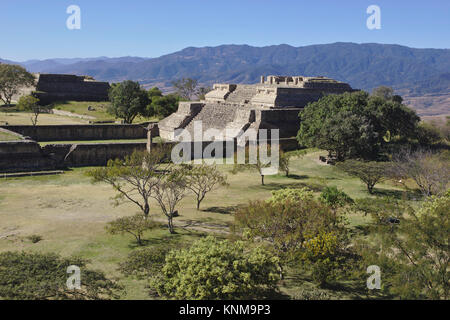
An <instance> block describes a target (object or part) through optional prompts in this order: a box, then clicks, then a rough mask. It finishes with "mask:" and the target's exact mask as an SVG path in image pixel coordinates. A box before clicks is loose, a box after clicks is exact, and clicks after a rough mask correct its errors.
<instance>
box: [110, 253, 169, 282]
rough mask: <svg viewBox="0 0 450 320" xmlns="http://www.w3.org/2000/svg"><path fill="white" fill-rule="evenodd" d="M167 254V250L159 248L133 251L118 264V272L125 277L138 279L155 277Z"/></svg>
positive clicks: (159, 271)
mask: <svg viewBox="0 0 450 320" xmlns="http://www.w3.org/2000/svg"><path fill="white" fill-rule="evenodd" d="M168 252H169V250H168V249H167V248H164V247H160V246H158V247H149V248H141V249H137V250H133V251H131V252H130V254H129V255H128V257H127V259H126V260H125V261H124V262H122V263H120V265H119V270H120V271H121V272H122V273H123V274H124V275H126V276H133V277H136V278H138V279H144V278H148V277H151V276H154V275H157V274H159V273H161V271H162V268H163V266H164V263H165V261H166V255H167V253H168Z"/></svg>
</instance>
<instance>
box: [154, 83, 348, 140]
mask: <svg viewBox="0 0 450 320" xmlns="http://www.w3.org/2000/svg"><path fill="white" fill-rule="evenodd" d="M347 91H354V90H353V89H352V88H351V87H350V85H348V84H347V83H343V82H339V81H336V80H333V79H330V78H325V77H302V76H292V77H291V76H268V77H267V78H265V77H264V76H262V77H261V81H260V83H258V84H253V85H244V84H215V85H214V86H213V90H212V91H210V92H209V93H207V94H206V97H205V100H202V101H198V102H193V101H189V102H180V104H179V106H178V111H177V112H175V113H173V114H171V115H170V116H168V117H167V118H165V119H163V120H161V121H160V122H159V124H158V127H159V134H160V136H161V137H162V138H163V139H165V140H169V141H170V140H174V138H175V130H176V129H187V130H188V131H189V132H190V133H191V136H192V137H193V132H192V131H193V126H194V122H195V121H199V120H202V126H203V131H205V130H207V129H209V128H215V129H218V130H220V131H221V132H222V133H223V135H224V137H225V139H234V138H237V137H238V136H239V135H240V134H242V133H243V132H245V131H246V130H248V129H249V128H252V129H256V130H258V129H279V130H280V137H281V138H285V137H292V136H295V135H296V134H297V131H298V129H299V119H298V113H299V111H300V110H301V109H302V108H303V107H305V106H306V105H307V104H308V103H309V102H313V101H317V100H319V99H320V98H321V97H322V96H324V95H327V94H340V93H343V92H347Z"/></svg>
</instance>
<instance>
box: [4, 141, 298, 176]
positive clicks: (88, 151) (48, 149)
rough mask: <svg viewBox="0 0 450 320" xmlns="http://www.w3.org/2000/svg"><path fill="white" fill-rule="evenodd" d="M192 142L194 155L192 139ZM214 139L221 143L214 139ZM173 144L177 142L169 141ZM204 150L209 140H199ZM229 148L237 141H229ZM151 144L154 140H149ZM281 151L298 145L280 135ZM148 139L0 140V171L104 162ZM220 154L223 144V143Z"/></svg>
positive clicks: (139, 147)
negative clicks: (84, 141)
mask: <svg viewBox="0 0 450 320" xmlns="http://www.w3.org/2000/svg"><path fill="white" fill-rule="evenodd" d="M188 143H190V144H191V150H192V155H194V142H188ZM216 143H221V142H220V141H219V142H216ZM168 144H171V145H175V144H176V142H168ZM200 144H201V145H202V147H201V148H202V153H203V150H204V149H205V148H206V147H207V146H210V142H200ZM231 144H232V145H233V149H232V150H234V151H235V150H236V143H235V142H233V141H231ZM152 145H153V146H154V145H155V144H152ZM280 146H281V149H283V150H284V151H289V150H295V149H298V144H297V141H296V140H295V139H293V138H290V139H280ZM146 148H147V143H91V144H49V145H46V146H45V147H40V146H39V144H38V143H37V142H35V141H30V140H25V141H10V142H0V173H5V172H24V171H40V170H55V169H64V168H67V167H84V166H105V165H106V164H107V162H108V160H110V159H117V158H120V159H123V158H124V157H125V156H126V155H129V154H131V153H133V151H134V150H146ZM223 148H224V151H223V155H226V150H225V148H226V144H225V143H223Z"/></svg>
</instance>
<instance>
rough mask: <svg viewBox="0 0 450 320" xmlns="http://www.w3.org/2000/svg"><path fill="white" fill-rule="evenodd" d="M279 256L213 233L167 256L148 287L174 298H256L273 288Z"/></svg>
mask: <svg viewBox="0 0 450 320" xmlns="http://www.w3.org/2000/svg"><path fill="white" fill-rule="evenodd" d="M277 264H278V259H277V258H276V257H273V256H272V255H271V254H270V253H269V252H267V251H266V250H264V249H262V248H260V247H258V248H248V247H247V246H245V244H244V243H243V242H240V241H238V242H230V241H228V240H218V239H216V238H214V237H212V236H208V237H206V238H202V239H200V240H197V241H195V242H194V243H193V244H192V246H191V247H190V248H188V249H181V250H172V251H170V252H169V253H168V255H167V256H166V263H165V265H164V267H163V268H162V275H161V276H160V277H154V278H153V279H152V280H151V282H150V283H151V287H152V288H153V289H154V290H155V291H156V292H157V293H158V294H159V295H160V296H163V297H168V298H175V299H208V300H213V299H214V300H215V299H219V300H224V299H252V298H255V299H258V298H264V297H266V296H267V294H270V293H272V292H274V291H275V289H276V284H277V282H278V280H279V278H278V276H277V273H276V271H277Z"/></svg>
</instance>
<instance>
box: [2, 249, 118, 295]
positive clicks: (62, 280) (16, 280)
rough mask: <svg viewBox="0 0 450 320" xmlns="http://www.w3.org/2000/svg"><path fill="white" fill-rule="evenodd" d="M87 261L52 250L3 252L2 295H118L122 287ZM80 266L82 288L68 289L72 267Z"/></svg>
mask: <svg viewBox="0 0 450 320" xmlns="http://www.w3.org/2000/svg"><path fill="white" fill-rule="evenodd" d="M88 263H89V261H88V260H84V259H81V258H77V257H71V258H62V257H60V256H59V255H56V254H53V253H27V252H11V251H9V252H2V253H0V298H1V299H7V300H10V299H14V300H16V299H17V300H67V299H76V300H97V299H111V298H118V297H119V296H120V293H121V291H122V288H121V286H119V285H118V284H117V283H116V282H114V281H112V280H109V279H107V278H106V277H105V275H104V273H103V272H100V271H96V270H92V269H90V268H88V267H87V264H88ZM72 265H75V266H77V267H79V268H80V272H81V274H80V276H81V283H80V284H81V288H80V289H79V290H78V289H69V288H68V287H67V280H68V277H69V276H70V274H68V273H67V268H68V267H69V266H72Z"/></svg>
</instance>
